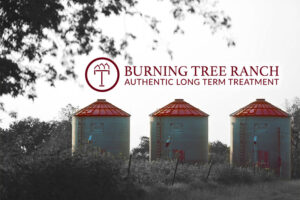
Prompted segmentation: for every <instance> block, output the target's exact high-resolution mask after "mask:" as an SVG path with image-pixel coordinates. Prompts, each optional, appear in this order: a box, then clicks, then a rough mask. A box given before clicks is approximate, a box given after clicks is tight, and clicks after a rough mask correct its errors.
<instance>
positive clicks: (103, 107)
mask: <svg viewBox="0 0 300 200" xmlns="http://www.w3.org/2000/svg"><path fill="white" fill-rule="evenodd" d="M75 116H78V117H84V116H119V117H129V116H130V115H129V114H128V113H127V112H125V111H123V110H121V109H120V108H118V107H116V106H114V105H113V104H111V103H109V102H107V101H106V100H105V99H98V100H97V101H96V102H94V103H92V104H90V105H88V106H87V107H85V108H83V109H81V110H79V111H78V112H76V113H75Z"/></svg>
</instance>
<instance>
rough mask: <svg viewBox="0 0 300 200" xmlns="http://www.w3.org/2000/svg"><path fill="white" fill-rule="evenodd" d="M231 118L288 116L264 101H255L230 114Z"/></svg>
mask: <svg viewBox="0 0 300 200" xmlns="http://www.w3.org/2000/svg"><path fill="white" fill-rule="evenodd" d="M231 116H233V117H249V116H255V117H289V114H288V113H286V112H284V111H283V110H281V109H280V108H277V107H276V106H274V105H272V104H271V103H269V102H267V101H266V100H265V99H256V101H254V102H252V103H250V104H248V105H247V106H245V107H243V108H241V109H239V110H238V111H236V112H234V113H232V114H231Z"/></svg>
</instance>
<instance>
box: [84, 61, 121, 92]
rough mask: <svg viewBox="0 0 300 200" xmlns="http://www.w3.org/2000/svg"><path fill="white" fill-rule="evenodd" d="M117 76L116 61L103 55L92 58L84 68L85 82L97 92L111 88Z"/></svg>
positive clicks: (117, 78)
mask: <svg viewBox="0 0 300 200" xmlns="http://www.w3.org/2000/svg"><path fill="white" fill-rule="evenodd" d="M119 76H120V72H119V68H118V66H117V65H116V63H115V62H114V61H112V60H111V59H109V58H104V57H101V58H96V59H94V60H92V61H91V62H90V63H89V64H88V66H87V68H86V70H85V79H86V82H87V84H88V85H89V86H90V87H91V88H92V89H93V90H96V91H98V92H107V91H109V90H111V89H113V88H114V87H115V86H116V85H117V83H118V81H119Z"/></svg>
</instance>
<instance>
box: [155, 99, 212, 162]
mask: <svg viewBox="0 0 300 200" xmlns="http://www.w3.org/2000/svg"><path fill="white" fill-rule="evenodd" d="M175 158H179V159H180V160H181V161H186V162H207V158H208V115H207V114H206V113H204V112H203V111H201V110H199V109H198V108H196V107H194V106H192V105H190V104H189V103H187V102H185V101H184V100H183V99H175V101H173V102H171V103H170V104H168V105H166V106H164V107H163V108H161V109H159V110H157V111H155V112H154V113H152V114H150V160H156V159H175Z"/></svg>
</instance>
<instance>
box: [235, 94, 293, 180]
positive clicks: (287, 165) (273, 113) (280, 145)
mask: <svg viewBox="0 0 300 200" xmlns="http://www.w3.org/2000/svg"><path fill="white" fill-rule="evenodd" d="M230 116H231V145H230V147H231V149H230V162H231V164H233V165H236V166H254V165H255V166H258V167H261V168H269V169H271V170H273V171H274V172H275V173H276V174H277V175H279V176H281V177H284V178H290V176H291V126H290V116H289V115H288V114H287V113H286V112H284V111H283V110H281V109H279V108H277V107H275V106H274V105H272V104H270V103H269V102H267V101H265V100H264V99H256V101H254V102H252V103H250V104H249V105H247V106H245V107H243V108H241V109H239V110H238V111H236V112H234V113H232V114H231V115H230Z"/></svg>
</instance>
